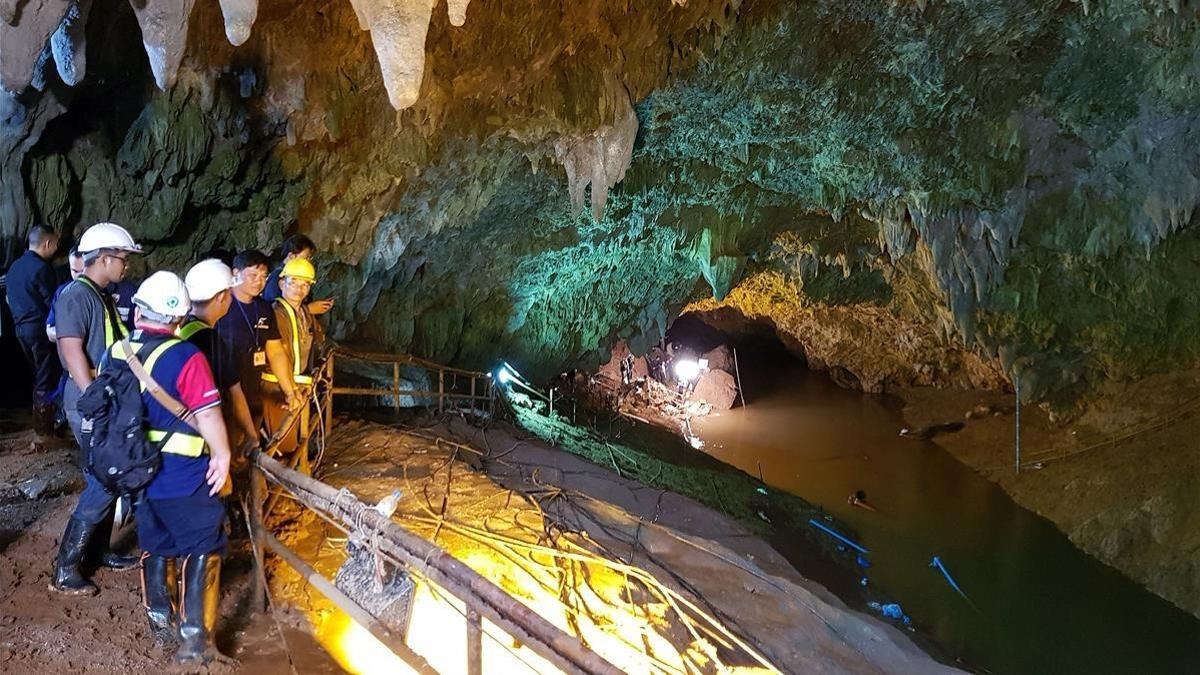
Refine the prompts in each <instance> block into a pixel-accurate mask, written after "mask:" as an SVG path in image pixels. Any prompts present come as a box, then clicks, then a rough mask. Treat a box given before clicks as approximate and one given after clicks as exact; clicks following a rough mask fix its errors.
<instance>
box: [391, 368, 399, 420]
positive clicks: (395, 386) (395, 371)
mask: <svg viewBox="0 0 1200 675" xmlns="http://www.w3.org/2000/svg"><path fill="white" fill-rule="evenodd" d="M392 411H393V412H394V413H396V414H397V415H399V414H400V362H399V361H397V362H394V363H392Z"/></svg>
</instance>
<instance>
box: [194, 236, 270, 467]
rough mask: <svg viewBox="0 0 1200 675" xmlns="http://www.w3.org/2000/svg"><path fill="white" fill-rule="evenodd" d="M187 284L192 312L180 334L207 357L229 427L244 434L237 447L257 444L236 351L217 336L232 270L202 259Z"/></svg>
mask: <svg viewBox="0 0 1200 675" xmlns="http://www.w3.org/2000/svg"><path fill="white" fill-rule="evenodd" d="M184 284H185V285H186V286H187V291H188V296H190V297H191V299H192V314H191V316H190V317H188V319H187V320H186V321H184V322H183V325H182V326H180V327H179V337H181V338H183V339H184V340H187V341H188V342H191V343H192V344H194V345H196V346H197V347H198V348H199V349H200V351H201V352H202V353H203V354H204V356H205V357H206V358H208V364H209V365H210V366H211V367H212V371H213V378H214V379H215V380H216V383H217V388H218V389H220V390H221V395H222V398H223V399H224V402H225V405H223V406H221V408H222V410H223V411H224V412H225V413H226V415H227V418H226V422H227V424H226V426H229V427H235V426H236V428H237V429H239V430H240V432H241V436H242V437H241V439H240V442H239V443H237V444H236V446H235V447H245V446H248V445H250V444H251V443H256V442H257V439H258V431H257V430H256V429H255V427H254V418H253V417H251V415H250V406H249V405H248V404H247V403H246V396H245V394H244V393H243V392H242V384H241V379H242V377H241V373H240V371H239V369H238V361H237V354H235V353H234V352H233V350H232V349H230V347H229V344H228V343H227V342H225V341H224V340H222V339H220V338H219V336H218V333H219V332H220V330H221V329H220V328H219V327H218V324H217V322H218V321H220V320H221V318H222V317H224V316H225V315H226V314H227V313H228V312H229V308H230V306H231V305H232V304H233V292H232V290H231V289H232V288H233V286H234V285H235V282H234V278H233V270H231V269H230V268H229V266H228V265H226V264H225V263H223V262H221V261H220V260H217V259H215V258H210V259H208V260H202V261H200V262H198V263H196V264H195V265H193V266H192V268H191V269H190V270H188V273H187V275H186V276H185V277H184ZM231 435H232V434H231ZM231 445H232V444H231Z"/></svg>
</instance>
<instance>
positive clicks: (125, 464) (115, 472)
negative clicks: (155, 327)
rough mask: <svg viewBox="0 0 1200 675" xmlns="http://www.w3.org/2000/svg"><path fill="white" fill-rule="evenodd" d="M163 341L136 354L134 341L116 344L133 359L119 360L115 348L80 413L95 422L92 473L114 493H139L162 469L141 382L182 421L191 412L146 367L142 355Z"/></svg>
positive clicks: (90, 440)
mask: <svg viewBox="0 0 1200 675" xmlns="http://www.w3.org/2000/svg"><path fill="white" fill-rule="evenodd" d="M162 344H163V342H162V341H157V342H152V343H148V344H145V345H142V346H141V348H140V349H139V350H138V351H137V354H134V350H133V347H132V345H130V343H129V341H128V339H125V340H122V341H121V342H118V343H116V344H114V345H113V347H112V350H116V349H121V348H122V347H123V348H124V353H125V354H127V355H130V356H128V357H127V358H125V359H120V358H115V357H114V356H113V354H112V350H110V352H109V358H108V360H107V363H106V365H105V367H104V369H103V370H102V371H101V372H100V374H99V375H97V376H96V379H95V380H93V381H92V383H91V384H90V385H88V388H87V390H86V391H84V392H83V395H82V396H80V397H79V402H78V403H77V404H76V410H77V411H78V412H79V414H80V416H82V417H83V419H84V425H83V426H84V427H86V426H87V422H91V433H90V434H89V433H85V434H84V444H85V445H86V446H87V448H86V449H87V453H88V461H87V467H88V470H89V471H91V472H92V475H93V476H94V477H95V478H96V480H97V481H99V482H100V484H101V485H103V486H104V487H105V488H106V489H107V490H108V491H110V492H112V493H114V494H133V493H136V492H138V491H139V490H141V489H142V488H144V487H146V486H147V485H149V484H150V481H152V480H154V478H155V476H157V475H158V472H159V470H160V469H161V468H162V455H161V454H160V445H159V444H157V443H152V442H150V441H149V440H147V439H146V424H145V421H146V405H145V403H144V402H143V401H142V390H141V384H142V383H143V382H145V383H146V385H147V388H148V389H149V390H150V392H151V394H153V395H154V396H155V398H157V399H158V400H159V402H161V403H163V405H164V406H165V407H166V408H167V410H170V411H171V412H173V413H175V414H176V416H178V417H180V419H184V418H185V417H186V415H187V408H186V407H185V406H184V405H183V404H182V403H179V402H178V401H177V400H175V399H174V398H172V397H171V396H170V395H169V394H167V393H166V392H165V391H163V390H162V388H161V387H160V386H158V383H157V382H155V381H154V379H153V378H151V377H150V375H149V373H147V372H146V371H145V369H144V368H143V366H142V363H141V359H140V357H141V356H142V355H143V354H148V353H150V352H152V351H153V350H154V349H156V348H158V347H160V346H162Z"/></svg>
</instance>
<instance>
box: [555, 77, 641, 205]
mask: <svg viewBox="0 0 1200 675" xmlns="http://www.w3.org/2000/svg"><path fill="white" fill-rule="evenodd" d="M623 100H624V101H625V109H624V110H622V111H621V112H619V113H618V114H617V119H616V120H614V121H613V124H612V125H609V126H604V127H601V128H599V129H597V130H596V131H594V132H593V133H590V134H584V135H580V136H564V137H563V138H560V139H559V140H558V141H557V142H556V143H555V144H554V154H555V157H557V159H558V161H559V162H560V163H561V164H562V165H563V168H564V169H566V171H567V192H568V194H569V195H570V198H571V212H572V213H573V214H575V215H578V214H579V212H580V211H582V210H583V192H584V189H585V188H587V187H588V186H589V185H591V187H592V217H593V218H595V219H596V220H597V221H599V220H601V219H602V218H603V217H604V204H605V202H606V201H607V200H608V190H609V188H611V187H612V186H614V185H616V184H617V183H619V182H621V179H622V178H624V177H625V170H626V169H628V168H629V163H630V161H631V160H632V158H633V141H634V139H635V138H636V137H637V130H638V121H637V115H636V114H634V112H633V107H632V106H631V105H630V104H629V102H628V100H629V99H628V95H626V96H625V97H624V99H623Z"/></svg>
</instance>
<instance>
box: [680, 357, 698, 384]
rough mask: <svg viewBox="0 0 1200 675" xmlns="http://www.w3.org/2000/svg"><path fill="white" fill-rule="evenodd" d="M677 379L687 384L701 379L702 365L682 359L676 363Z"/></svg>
mask: <svg viewBox="0 0 1200 675" xmlns="http://www.w3.org/2000/svg"><path fill="white" fill-rule="evenodd" d="M675 377H677V378H679V381H680V382H682V383H684V384H687V383H689V382H691V381H693V380H695V379H696V378H697V377H700V363H699V362H698V361H693V360H692V359H681V360H679V361H676V362H675Z"/></svg>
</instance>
